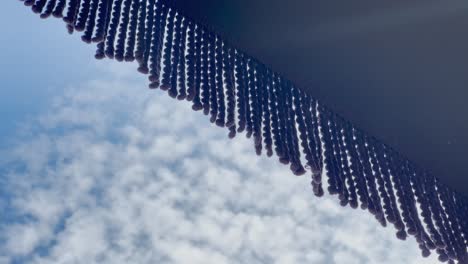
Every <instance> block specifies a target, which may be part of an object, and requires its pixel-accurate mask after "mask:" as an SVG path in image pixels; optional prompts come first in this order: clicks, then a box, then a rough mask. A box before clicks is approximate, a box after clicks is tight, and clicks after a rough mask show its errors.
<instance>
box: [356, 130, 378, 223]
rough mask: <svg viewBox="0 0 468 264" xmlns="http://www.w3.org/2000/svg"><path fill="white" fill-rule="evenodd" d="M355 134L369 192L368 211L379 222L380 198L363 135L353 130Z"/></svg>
mask: <svg viewBox="0 0 468 264" xmlns="http://www.w3.org/2000/svg"><path fill="white" fill-rule="evenodd" d="M355 132H356V133H355V136H356V145H357V150H358V152H357V153H358V155H359V159H360V162H361V168H362V172H363V175H364V179H365V181H366V185H367V188H368V190H369V198H370V200H369V205H368V210H369V212H370V213H371V214H373V215H374V216H375V217H376V219H377V220H379V219H380V217H381V214H382V209H381V204H380V197H379V194H378V192H377V188H376V185H375V179H374V175H373V174H372V169H371V164H370V162H369V157H368V155H367V150H366V141H365V135H364V133H363V132H362V131H360V130H355ZM371 201H372V202H371Z"/></svg>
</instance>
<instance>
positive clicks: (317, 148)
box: [301, 93, 323, 186]
mask: <svg viewBox="0 0 468 264" xmlns="http://www.w3.org/2000/svg"><path fill="white" fill-rule="evenodd" d="M303 97H304V99H303V100H301V104H302V107H303V109H302V113H303V114H304V118H305V126H306V129H307V141H308V143H309V149H310V151H311V153H312V163H309V164H308V165H309V166H310V168H311V171H312V181H313V182H314V183H315V184H317V185H320V186H321V184H322V167H323V164H322V146H321V141H320V135H319V125H318V119H317V103H316V101H314V100H312V98H310V97H309V96H307V95H306V94H305V93H304V94H303Z"/></svg>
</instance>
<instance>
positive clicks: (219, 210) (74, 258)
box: [0, 62, 436, 264]
mask: <svg viewBox="0 0 468 264" xmlns="http://www.w3.org/2000/svg"><path fill="white" fill-rule="evenodd" d="M96 67H97V68H98V69H99V71H100V72H99V76H100V79H99V80H92V81H88V82H85V83H83V84H82V85H79V86H77V87H71V88H70V89H68V91H67V92H66V93H65V94H64V95H61V96H59V97H58V98H57V99H56V100H55V101H54V104H53V105H52V106H51V107H50V109H49V111H48V112H47V113H46V114H43V115H41V116H40V117H39V118H38V120H37V122H36V123H34V124H33V125H31V127H30V128H29V129H28V130H27V131H29V132H30V135H29V136H28V135H26V136H23V138H22V139H21V141H18V143H16V144H15V145H14V147H13V148H12V149H10V150H8V151H4V152H2V153H1V157H2V158H1V169H0V173H2V175H3V176H1V177H0V181H1V183H2V186H3V187H0V192H3V194H2V196H1V197H2V202H0V263H10V262H12V263H194V264H195V263H216V264H220V263H249V264H250V263H337V264H342V263H435V262H436V260H435V257H434V256H432V258H430V259H428V260H424V259H422V258H421V257H420V253H419V250H418V249H417V246H416V243H415V242H414V241H412V240H410V241H407V242H401V241H398V240H396V239H395V238H394V231H393V230H392V229H391V228H387V229H383V228H381V227H380V226H379V225H378V224H377V222H376V221H375V220H374V219H372V217H371V216H370V215H369V214H367V213H363V212H360V211H359V210H352V209H349V208H341V207H340V206H339V205H338V203H337V201H336V199H335V197H327V196H326V197H324V198H322V199H318V198H315V197H313V195H312V192H311V190H310V185H309V178H308V177H299V178H298V177H295V176H292V175H291V173H290V172H289V170H288V169H287V168H286V167H284V166H282V165H280V164H279V163H278V162H276V160H273V159H268V158H266V157H257V156H256V155H255V153H254V150H253V147H252V143H251V142H250V141H249V140H246V139H245V138H244V136H243V135H240V136H238V137H237V138H236V139H234V140H229V139H227V136H226V135H227V131H224V130H223V129H219V128H215V127H214V125H212V124H211V123H209V122H208V120H207V118H205V117H204V116H203V115H202V114H201V113H195V112H193V111H192V110H191V109H190V105H189V104H187V103H183V102H177V101H174V100H173V99H170V98H169V97H167V96H166V95H163V94H162V92H161V91H156V92H153V91H148V90H146V89H145V88H144V87H145V86H146V85H145V82H144V81H143V78H141V79H135V78H134V77H133V75H134V69H133V67H131V66H128V65H116V64H115V63H106V62H101V63H99V64H98V65H97V66H96ZM424 261H426V262H424Z"/></svg>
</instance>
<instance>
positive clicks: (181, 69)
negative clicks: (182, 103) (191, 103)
mask: <svg viewBox="0 0 468 264" xmlns="http://www.w3.org/2000/svg"><path fill="white" fill-rule="evenodd" d="M187 30H188V20H187V19H185V18H183V21H182V25H181V28H180V31H181V35H180V40H179V53H178V54H179V59H178V61H179V63H178V65H177V72H178V78H177V81H178V87H179V91H178V95H177V99H178V100H185V99H186V98H187V87H186V75H187V73H186V66H185V65H186V62H185V54H186V48H187Z"/></svg>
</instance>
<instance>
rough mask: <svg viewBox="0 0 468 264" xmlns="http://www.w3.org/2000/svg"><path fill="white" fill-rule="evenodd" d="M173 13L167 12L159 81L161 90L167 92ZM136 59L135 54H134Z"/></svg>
mask: <svg viewBox="0 0 468 264" xmlns="http://www.w3.org/2000/svg"><path fill="white" fill-rule="evenodd" d="M175 19H176V17H175V12H174V10H173V9H170V10H169V14H168V18H167V30H166V36H165V41H166V42H165V45H164V54H163V72H162V79H161V86H160V88H161V90H163V91H167V90H169V88H171V75H172V67H171V53H172V43H173V38H174V23H175ZM135 58H136V53H135Z"/></svg>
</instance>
